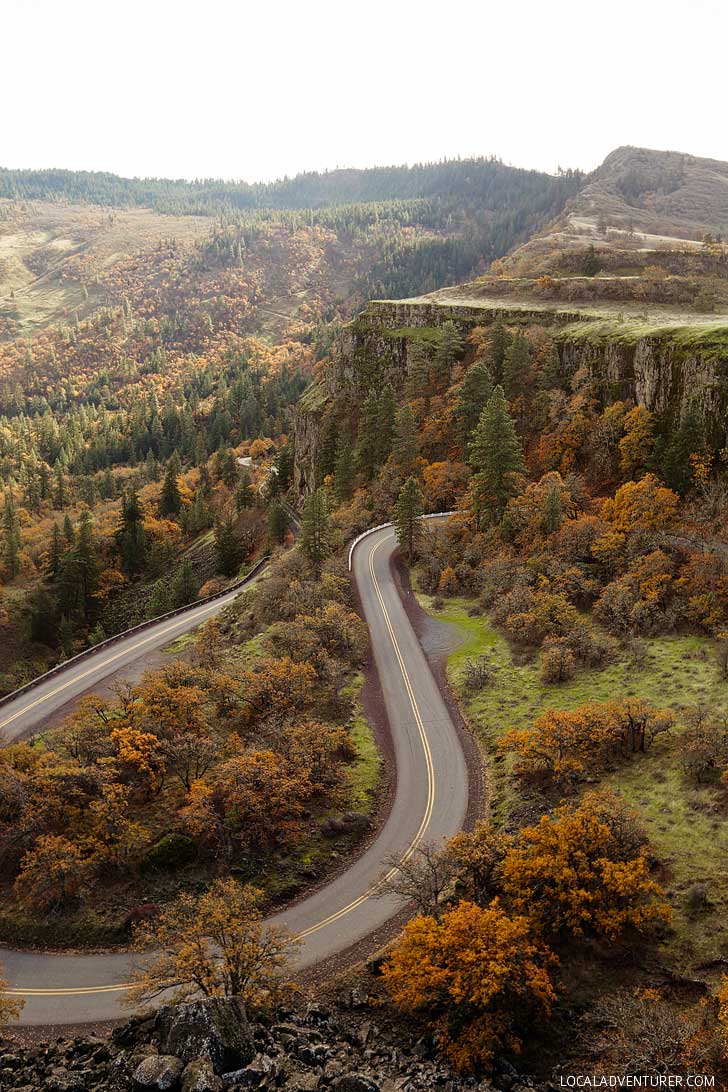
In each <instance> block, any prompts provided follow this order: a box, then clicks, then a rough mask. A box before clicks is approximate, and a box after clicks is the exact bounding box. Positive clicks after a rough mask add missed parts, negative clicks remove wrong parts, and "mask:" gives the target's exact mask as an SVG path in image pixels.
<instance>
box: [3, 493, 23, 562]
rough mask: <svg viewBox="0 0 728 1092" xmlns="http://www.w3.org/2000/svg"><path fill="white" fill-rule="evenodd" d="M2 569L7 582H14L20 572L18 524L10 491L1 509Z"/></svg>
mask: <svg viewBox="0 0 728 1092" xmlns="http://www.w3.org/2000/svg"><path fill="white" fill-rule="evenodd" d="M2 527H3V553H2V558H3V568H4V570H5V575H6V577H7V578H8V580H14V579H15V577H16V576H17V575H18V573H19V572H20V544H21V539H20V523H19V521H18V514H17V512H16V510H15V501H14V500H13V493H12V490H10V489H8V491H7V493H6V494H5V507H4V509H3V522H2Z"/></svg>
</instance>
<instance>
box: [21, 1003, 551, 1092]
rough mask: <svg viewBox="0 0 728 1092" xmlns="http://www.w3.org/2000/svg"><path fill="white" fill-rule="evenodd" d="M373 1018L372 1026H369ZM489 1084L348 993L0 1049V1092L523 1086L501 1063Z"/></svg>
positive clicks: (143, 1021)
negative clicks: (264, 1015) (267, 1010)
mask: <svg viewBox="0 0 728 1092" xmlns="http://www.w3.org/2000/svg"><path fill="white" fill-rule="evenodd" d="M378 1017H379V1021H378ZM496 1073H497V1074H498V1075H497V1076H496V1077H495V1078H494V1083H493V1084H491V1082H490V1081H487V1080H479V1079H477V1078H475V1077H461V1076H459V1075H457V1074H456V1073H454V1072H453V1071H452V1070H451V1069H450V1067H449V1066H448V1065H447V1064H445V1063H444V1062H442V1061H439V1060H438V1059H437V1058H436V1056H435V1055H434V1053H433V1049H432V1047H431V1045H430V1044H429V1043H426V1042H425V1041H424V1040H422V1039H416V1038H408V1036H407V1034H405V1033H403V1031H402V1029H399V1028H393V1027H391V1026H390V1024H389V1022H388V1021H386V1020H384V1021H382V1020H381V1010H380V1009H378V1008H377V1007H376V1006H374V1007H370V1005H369V1000H368V998H367V995H366V994H364V993H362V992H361V991H359V990H352V991H349V993H348V994H347V995H346V996H345V998H344V999H343V1000H342V1002H341V1004H337V1005H336V1006H335V1007H332V1008H329V1007H325V1006H323V1005H321V1004H313V1003H312V1004H309V1005H307V1006H306V1007H305V1008H303V1009H302V1010H300V1011H287V1012H284V1013H279V1014H278V1015H277V1019H276V1020H275V1021H270V1020H269V1021H266V1022H261V1023H256V1024H248V1020H247V1018H246V1016H245V1010H244V1008H243V1007H242V1005H240V1003H239V1002H237V1001H223V1000H213V1001H201V1002H195V1003H191V1004H186V1005H179V1006H170V1007H168V1008H165V1009H162V1010H160V1012H159V1013H158V1014H156V1015H153V1016H150V1017H146V1018H139V1017H136V1018H134V1019H132V1020H131V1021H129V1022H128V1023H127V1024H125V1025H123V1026H121V1027H118V1028H116V1029H115V1030H114V1032H113V1033H112V1035H111V1037H110V1039H109V1040H105V1039H101V1038H98V1037H91V1036H90V1037H88V1038H81V1037H79V1038H75V1039H69V1040H64V1039H56V1040H55V1041H54V1042H51V1043H43V1044H40V1045H36V1046H31V1047H25V1048H23V1047H19V1046H16V1045H13V1043H12V1042H7V1041H6V1042H4V1043H2V1044H1V1045H0V1089H2V1090H3V1092H40V1090H41V1089H42V1090H44V1092H249V1090H251V1089H252V1090H255V1089H259V1090H261V1092H273V1090H275V1089H283V1090H286V1092H289V1090H290V1092H314V1090H318V1089H321V1090H323V1092H431V1090H432V1089H433V1088H437V1089H440V1090H442V1092H466V1090H469V1092H476V1090H479V1092H492V1089H493V1088H497V1089H500V1090H501V1092H518V1090H519V1087H522V1086H525V1085H527V1084H528V1085H531V1086H532V1082H531V1080H530V1078H528V1077H519V1076H518V1074H517V1073H516V1071H515V1070H514V1069H513V1067H512V1066H510V1065H509V1064H508V1063H507V1062H502V1063H499V1065H498V1066H497V1068H496ZM524 1092H525V1090H524Z"/></svg>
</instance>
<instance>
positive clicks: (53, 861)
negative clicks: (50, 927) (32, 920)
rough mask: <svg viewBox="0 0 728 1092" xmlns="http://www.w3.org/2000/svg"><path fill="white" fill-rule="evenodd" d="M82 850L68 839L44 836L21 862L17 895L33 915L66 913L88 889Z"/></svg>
mask: <svg viewBox="0 0 728 1092" xmlns="http://www.w3.org/2000/svg"><path fill="white" fill-rule="evenodd" d="M84 878H85V870H84V863H83V859H82V856H81V851H80V849H79V847H78V846H77V845H75V844H74V843H73V842H71V841H69V840H68V838H64V837H61V836H59V835H56V834H44V835H42V836H41V837H40V838H38V841H37V842H36V844H35V846H34V847H33V849H31V850H29V851H28V852H27V853H26V854H25V856H24V857H23V859H22V861H21V862H20V872H19V873H18V877H17V879H16V881H15V894H16V895H17V896H18V899H19V900H20V902H21V903H22V904H23V906H25V907H26V908H27V909H29V910H31V911H32V912H33V913H48V912H49V911H51V910H65V909H67V908H68V907H69V906H71V905H74V904H75V903H77V902H78V900H79V899H80V897H81V894H82V892H83V889H84Z"/></svg>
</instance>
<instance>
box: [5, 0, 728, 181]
mask: <svg viewBox="0 0 728 1092" xmlns="http://www.w3.org/2000/svg"><path fill="white" fill-rule="evenodd" d="M727 32H728V3H726V0H609V2H603V0H600V2H598V3H597V2H595V0H578V2H576V0H551V3H546V2H544V0H520V2H517V0H499V2H498V3H493V2H492V0H474V2H473V0H454V2H449V3H448V2H443V0H440V2H439V3H437V4H432V3H429V2H428V0H336V2H329V0H296V2H291V0H277V2H275V0H255V2H250V0H143V2H142V0H123V2H119V0H116V2H113V3H112V2H110V0H0V36H1V38H2V42H3V49H2V53H1V55H0V92H1V93H2V115H1V117H2V120H1V121H0V166H6V167H68V168H78V169H81V168H83V169H93V170H108V171H114V172H116V173H118V174H122V175H140V176H144V175H155V176H165V177H175V178H178V177H182V178H198V177H212V176H215V177H224V178H244V179H246V180H247V181H255V180H258V179H272V178H276V177H279V176H281V175H284V174H289V175H290V174H295V173H296V172H298V171H301V170H310V169H320V168H327V167H329V168H331V167H337V166H355V167H364V166H369V165H373V164H388V163H412V162H417V161H421V160H433V159H441V158H443V157H445V156H450V157H452V156H458V155H460V156H468V155H490V154H495V155H497V156H499V157H500V158H502V159H503V160H504V161H506V162H508V163H512V164H515V165H516V166H525V167H538V168H541V169H545V170H549V171H552V170H555V168H556V167H557V166H558V165H561V166H563V167H567V166H573V167H582V168H585V169H591V168H592V167H594V166H596V165H597V164H598V163H599V162H600V161H601V160H602V159H603V158H604V156H605V155H606V154H607V153H608V152H609V151H611V150H612V149H613V148H615V147H617V146H618V145H620V144H637V145H643V146H646V147H651V148H671V149H676V150H679V151H686V152H692V153H694V154H696V155H704V156H712V157H714V158H717V159H725V160H728V125H726V124H725V118H724V111H723V106H724V103H725V101H726V86H725V50H726V42H727V40H728V34H727Z"/></svg>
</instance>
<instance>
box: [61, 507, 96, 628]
mask: <svg viewBox="0 0 728 1092" xmlns="http://www.w3.org/2000/svg"><path fill="white" fill-rule="evenodd" d="M98 576H99V562H98V548H97V544H96V542H95V540H94V534H93V517H92V516H91V512H90V511H89V509H88V508H86V509H84V511H83V513H82V515H81V522H80V523H79V526H78V534H77V535H76V538H75V541H74V543H73V545H72V546H71V547H69V549H68V550H67V551H66V552H65V553H64V555H63V561H62V565H61V572H60V574H59V580H58V583H59V586H60V592H59V597H60V602H61V607H62V610H63V613H64V615H66V616H67V617H69V618H71V617H72V616H73V615H74V614H78V615H80V616H81V617H82V618H83V619H84V620H87V619H88V618H89V617H90V616H91V615H92V613H93V610H94V606H95V603H94V596H95V594H96V590H97V587H98Z"/></svg>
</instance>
